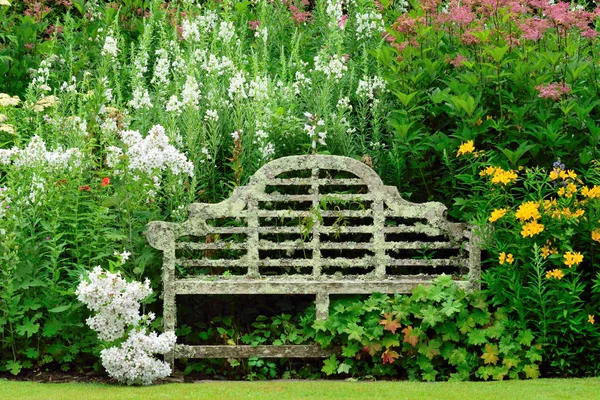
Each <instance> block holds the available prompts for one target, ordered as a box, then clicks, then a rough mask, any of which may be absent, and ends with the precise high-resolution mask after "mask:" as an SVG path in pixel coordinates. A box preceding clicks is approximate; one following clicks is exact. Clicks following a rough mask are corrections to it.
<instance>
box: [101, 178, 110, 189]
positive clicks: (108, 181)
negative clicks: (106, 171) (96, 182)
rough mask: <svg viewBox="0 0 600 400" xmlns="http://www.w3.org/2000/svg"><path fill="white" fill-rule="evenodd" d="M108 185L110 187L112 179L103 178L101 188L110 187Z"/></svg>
mask: <svg viewBox="0 0 600 400" xmlns="http://www.w3.org/2000/svg"><path fill="white" fill-rule="evenodd" d="M108 185H110V178H108V177H106V178H102V184H101V186H102V187H104V186H108Z"/></svg>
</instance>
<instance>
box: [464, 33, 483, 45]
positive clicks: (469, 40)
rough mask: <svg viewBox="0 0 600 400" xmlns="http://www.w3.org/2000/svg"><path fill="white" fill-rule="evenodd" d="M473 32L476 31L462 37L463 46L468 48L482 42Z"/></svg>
mask: <svg viewBox="0 0 600 400" xmlns="http://www.w3.org/2000/svg"><path fill="white" fill-rule="evenodd" d="M473 32H474V31H467V32H465V33H464V34H463V35H462V37H461V38H460V41H461V42H462V44H464V45H467V46H468V45H471V44H479V43H480V42H481V41H480V40H479V39H477V37H476V36H474V35H473Z"/></svg>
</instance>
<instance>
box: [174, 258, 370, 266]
mask: <svg viewBox="0 0 600 400" xmlns="http://www.w3.org/2000/svg"><path fill="white" fill-rule="evenodd" d="M176 263H177V264H179V265H181V266H183V267H247V266H248V261H246V257H241V258H239V259H237V260H226V259H220V260H209V259H181V258H178V259H177V260H176ZM319 264H320V265H321V266H323V267H330V266H336V267H357V268H361V267H362V268H367V267H371V266H374V265H375V258H374V257H363V258H341V257H338V258H322V259H321V261H320V263H319ZM254 265H258V266H259V267H312V266H313V265H314V261H313V260H311V259H306V258H277V259H265V260H258V261H257V262H256V263H255V264H254Z"/></svg>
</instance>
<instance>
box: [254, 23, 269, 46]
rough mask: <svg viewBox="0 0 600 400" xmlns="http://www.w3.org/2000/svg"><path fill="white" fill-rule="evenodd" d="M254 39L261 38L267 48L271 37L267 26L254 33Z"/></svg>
mask: <svg viewBox="0 0 600 400" xmlns="http://www.w3.org/2000/svg"><path fill="white" fill-rule="evenodd" d="M254 37H255V38H261V39H262V41H263V44H264V45H265V46H266V45H267V39H268V37H269V31H268V30H267V27H266V26H261V27H259V28H258V29H257V30H256V32H254Z"/></svg>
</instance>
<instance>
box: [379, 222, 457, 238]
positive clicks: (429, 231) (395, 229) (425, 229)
mask: <svg viewBox="0 0 600 400" xmlns="http://www.w3.org/2000/svg"><path fill="white" fill-rule="evenodd" d="M383 232H384V233H422V234H425V235H429V236H442V235H444V234H445V232H444V231H443V230H441V229H440V228H437V227H435V226H432V225H423V224H419V225H414V226H411V225H398V226H386V227H384V228H383Z"/></svg>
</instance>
